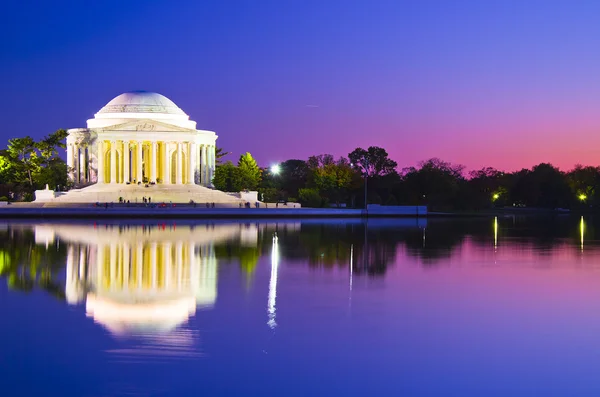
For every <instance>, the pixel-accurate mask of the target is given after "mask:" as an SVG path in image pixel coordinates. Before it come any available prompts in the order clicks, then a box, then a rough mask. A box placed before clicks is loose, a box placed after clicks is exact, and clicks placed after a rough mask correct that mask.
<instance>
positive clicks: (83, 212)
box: [0, 205, 426, 219]
mask: <svg viewBox="0 0 600 397" xmlns="http://www.w3.org/2000/svg"><path fill="white" fill-rule="evenodd" d="M416 216H417V215H416V211H408V212H407V211H404V210H403V211H397V212H393V211H385V212H384V213H383V212H369V213H367V212H365V211H364V210H362V209H332V208H297V209H296V208H285V209H276V208H268V209H267V208H204V207H192V206H186V207H184V206H179V207H166V208H161V207H158V206H157V207H144V206H138V207H128V206H122V205H114V206H109V207H108V208H104V207H91V206H90V207H88V206H77V207H75V206H73V207H51V208H48V207H27V206H19V205H10V206H7V207H3V208H1V209H0V219H2V218H40V219H43V218H123V219H126V218H129V219H131V218H184V219H185V218H188V219H198V218H237V219H242V218H363V217H416ZM419 216H426V213H425V214H419Z"/></svg>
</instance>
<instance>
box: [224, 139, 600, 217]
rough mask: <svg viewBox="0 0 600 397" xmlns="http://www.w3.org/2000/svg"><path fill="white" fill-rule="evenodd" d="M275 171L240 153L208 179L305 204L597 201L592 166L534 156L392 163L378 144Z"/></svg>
mask: <svg viewBox="0 0 600 397" xmlns="http://www.w3.org/2000/svg"><path fill="white" fill-rule="evenodd" d="M249 169H251V170H252V171H248V170H249ZM278 171H279V172H277V173H276V172H273V170H272V169H270V168H259V167H258V166H257V165H256V162H255V161H254V160H253V159H252V156H251V155H250V153H246V154H244V155H242V156H241V157H240V160H239V162H238V165H237V167H236V166H235V165H234V164H233V163H231V162H227V163H225V164H222V165H217V170H216V173H215V180H214V183H215V187H216V188H218V189H220V190H229V191H239V190H243V189H250V190H253V189H257V190H258V191H259V193H260V194H261V196H262V199H263V201H267V202H273V201H292V202H293V201H298V202H300V203H302V205H304V206H307V207H329V206H346V207H357V208H360V207H364V205H365V191H366V200H367V202H368V203H369V204H381V205H426V206H428V207H429V209H430V210H440V211H443V210H484V209H490V208H498V207H507V206H509V207H517V208H525V207H528V208H546V209H556V208H565V209H573V208H595V207H597V206H599V205H600V167H593V166H582V165H576V166H575V167H574V168H573V169H572V170H570V171H568V172H563V171H561V170H559V169H558V168H557V167H554V166H553V165H552V164H549V163H541V164H538V165H536V166H534V167H533V168H531V169H522V170H520V171H515V172H503V171H500V170H497V169H495V168H492V167H485V168H482V169H479V170H473V171H469V172H466V171H465V167H464V166H463V165H460V164H452V163H450V162H446V161H443V160H441V159H439V158H431V159H428V160H425V161H422V162H420V163H419V164H417V165H416V166H413V167H405V168H402V169H399V168H398V165H397V163H396V162H395V161H393V160H391V159H390V158H389V156H388V153H387V151H386V150H385V149H383V148H381V147H377V146H371V147H369V148H368V149H363V148H357V149H355V150H354V151H352V152H351V153H349V154H348V156H347V157H339V158H337V159H336V158H335V157H334V156H332V155H330V154H321V155H315V156H310V157H309V158H308V159H307V160H298V159H291V160H286V161H284V162H282V163H281V164H279V166H278ZM249 175H251V176H249ZM365 184H366V185H367V189H365ZM232 187H235V190H231V188H232Z"/></svg>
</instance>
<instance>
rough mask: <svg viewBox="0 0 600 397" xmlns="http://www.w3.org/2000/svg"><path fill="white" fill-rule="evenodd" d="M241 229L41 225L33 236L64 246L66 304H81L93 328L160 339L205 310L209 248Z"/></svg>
mask: <svg viewBox="0 0 600 397" xmlns="http://www.w3.org/2000/svg"><path fill="white" fill-rule="evenodd" d="M248 227H249V226H243V227H241V226H240V225H231V226H228V225H220V226H218V227H214V226H213V225H202V226H195V227H190V226H183V227H179V226H178V227H175V226H166V225H165V226H152V227H149V226H101V227H95V228H93V229H92V228H90V227H89V226H79V225H60V226H59V227H54V226H52V227H51V226H44V225H42V226H36V236H37V237H38V238H39V236H44V235H46V236H51V237H52V236H56V237H57V238H58V239H59V241H61V243H63V244H64V243H65V242H66V243H67V244H68V248H67V265H66V281H65V296H66V299H67V302H68V303H69V304H72V305H76V304H80V303H83V302H85V305H86V313H87V315H88V316H90V317H92V318H93V319H94V321H95V322H97V323H99V324H102V325H103V326H104V327H106V328H107V329H108V330H109V331H110V332H111V333H113V334H116V335H126V334H135V333H138V332H158V333H160V332H166V331H169V330H172V329H174V328H176V327H177V326H178V325H179V324H181V323H184V322H185V321H187V319H188V318H189V317H190V316H191V315H193V314H194V313H195V311H196V309H197V308H202V307H204V308H207V307H211V306H213V305H214V303H215V301H216V298H217V260H216V257H215V252H214V244H215V243H218V242H219V241H226V240H229V239H233V238H236V237H237V238H239V236H240V234H241V232H242V230H245V229H247V228H248ZM244 234H247V231H245V232H244ZM47 239H48V238H46V240H47Z"/></svg>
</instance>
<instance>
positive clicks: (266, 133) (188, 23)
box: [0, 0, 600, 171]
mask: <svg viewBox="0 0 600 397" xmlns="http://www.w3.org/2000/svg"><path fill="white" fill-rule="evenodd" d="M450 3H451V4H450ZM0 15H2V16H1V17H0V18H1V23H0V43H1V47H0V48H1V49H2V51H0V72H1V73H0V87H1V94H2V95H0V109H2V111H1V113H0V115H1V117H2V119H1V121H2V138H3V141H5V140H6V139H8V138H11V137H18V136H24V135H28V134H29V135H32V136H33V137H35V138H39V137H42V136H43V135H45V134H48V133H50V132H52V131H54V130H56V129H58V128H74V127H84V126H85V121H86V120H87V119H88V118H91V117H93V115H94V113H95V112H97V111H98V110H99V109H100V108H101V107H102V106H103V105H105V104H106V103H107V102H108V101H109V100H111V99H112V98H113V97H115V96H117V95H119V94H120V93H122V92H125V91H131V90H148V91H156V92H159V93H161V94H163V95H166V96H167V97H169V98H170V99H172V100H173V101H174V102H175V103H176V104H178V105H179V106H180V107H181V108H182V109H183V110H184V111H185V112H186V113H188V114H189V115H190V116H191V118H192V119H193V120H196V121H197V122H198V128H201V129H210V130H214V131H216V132H217V134H218V135H219V140H218V144H219V146H222V147H223V148H224V149H225V150H227V151H231V152H233V155H232V156H230V159H232V160H234V161H236V160H237V157H238V156H239V154H240V153H241V152H244V151H250V152H251V153H252V154H253V155H254V156H255V157H256V158H257V160H258V162H259V164H261V165H269V164H270V163H273V162H276V161H282V160H286V159H289V158H300V159H306V158H307V157H308V156H309V155H312V154H321V153H332V154H334V155H336V156H339V155H347V154H348V153H349V152H350V151H352V150H353V149H354V148H356V147H359V146H361V147H367V146H370V145H377V146H382V147H384V148H386V149H387V150H388V152H389V153H390V155H391V157H392V158H393V159H394V160H396V161H397V162H398V164H399V166H400V167H404V166H410V165H415V164H416V163H417V162H418V161H420V160H424V159H427V158H429V157H440V158H442V159H444V160H446V161H451V162H455V163H462V164H465V165H466V166H467V168H468V169H475V168H480V167H483V166H493V167H496V168H499V169H504V170H507V171H510V170H514V169H519V168H522V167H531V166H533V165H535V164H537V163H539V162H551V163H553V164H555V165H557V166H559V167H561V168H562V169H569V168H571V167H572V166H573V165H574V164H575V163H578V162H580V163H583V164H589V165H599V164H600V156H599V154H600V112H599V111H598V110H600V51H599V50H598V49H599V48H600V24H598V15H600V3H595V4H594V3H593V2H589V4H585V2H572V1H564V2H556V1H535V0H531V1H525V2H523V1H514V2H513V1H508V0H507V1H485V2H481V1H473V2H460V1H455V2H447V1H411V2H408V1H406V2H403V1H379V0H377V1H363V2H359V1H352V0H345V1H334V0H327V1H323V0H320V1H292V0H290V1H250V0H249V1H241V0H240V1H225V0H222V1H189V2H184V1H169V2H165V1H133V0H128V1H102V2H87V1H86V2H82V1H71V2H67V1H60V0H59V1H52V2H39V3H36V2H33V3H32V2H22V1H10V2H8V4H4V3H3V5H2V12H1V13H0Z"/></svg>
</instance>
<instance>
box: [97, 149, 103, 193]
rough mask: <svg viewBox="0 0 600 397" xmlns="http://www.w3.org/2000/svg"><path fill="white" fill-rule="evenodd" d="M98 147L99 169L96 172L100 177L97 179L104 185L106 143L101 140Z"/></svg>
mask: <svg viewBox="0 0 600 397" xmlns="http://www.w3.org/2000/svg"><path fill="white" fill-rule="evenodd" d="M97 147H98V149H97V150H98V152H97V153H98V154H97V155H96V156H97V160H98V169H97V170H96V175H97V177H98V179H97V181H96V182H97V183H104V142H103V141H101V140H98V143H97Z"/></svg>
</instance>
